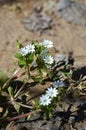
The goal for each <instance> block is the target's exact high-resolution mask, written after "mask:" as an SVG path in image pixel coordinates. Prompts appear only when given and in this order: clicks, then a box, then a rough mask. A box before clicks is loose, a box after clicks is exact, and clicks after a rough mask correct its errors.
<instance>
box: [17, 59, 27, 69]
mask: <svg viewBox="0 0 86 130" xmlns="http://www.w3.org/2000/svg"><path fill="white" fill-rule="evenodd" d="M18 65H19V67H21V68H23V67H24V66H26V62H25V61H23V60H19V61H18Z"/></svg>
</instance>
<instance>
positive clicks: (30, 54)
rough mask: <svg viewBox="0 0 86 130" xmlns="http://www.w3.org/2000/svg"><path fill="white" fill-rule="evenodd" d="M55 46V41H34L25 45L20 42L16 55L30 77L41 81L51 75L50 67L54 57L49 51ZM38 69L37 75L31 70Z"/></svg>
mask: <svg viewBox="0 0 86 130" xmlns="http://www.w3.org/2000/svg"><path fill="white" fill-rule="evenodd" d="M51 47H53V42H51V41H49V40H44V41H43V42H42V43H37V42H34V41H32V42H31V43H30V44H28V45H26V46H23V45H21V44H20V43H18V49H19V50H18V52H17V53H16V55H15V57H16V58H17V59H18V65H19V67H21V68H25V70H26V72H27V74H28V79H30V78H32V79H33V80H34V81H38V82H41V81H42V80H43V79H44V78H45V77H46V76H50V71H49V69H50V67H51V66H52V64H53V63H54V59H53V57H52V56H51V55H50V53H49V48H51ZM33 70H36V75H35V76H34V74H33V75H32V74H31V72H32V71H33Z"/></svg>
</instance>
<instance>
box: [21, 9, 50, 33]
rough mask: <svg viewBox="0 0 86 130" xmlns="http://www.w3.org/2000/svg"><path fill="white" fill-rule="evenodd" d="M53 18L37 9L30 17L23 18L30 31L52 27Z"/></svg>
mask: <svg viewBox="0 0 86 130" xmlns="http://www.w3.org/2000/svg"><path fill="white" fill-rule="evenodd" d="M51 22H52V19H51V18H50V17H49V16H48V15H46V14H41V13H39V12H37V11H35V12H34V13H33V14H32V15H31V16H30V17H29V18H24V19H23V24H24V26H25V28H26V29H27V30H29V31H40V32H42V31H43V30H45V29H50V28H51Z"/></svg>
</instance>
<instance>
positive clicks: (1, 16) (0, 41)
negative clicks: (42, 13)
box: [0, 0, 86, 74]
mask: <svg viewBox="0 0 86 130" xmlns="http://www.w3.org/2000/svg"><path fill="white" fill-rule="evenodd" d="M48 1H49V0H48ZM48 1H47V2H48ZM57 3H58V2H57ZM44 4H45V0H22V1H21V2H17V3H16V2H14V3H13V4H12V5H9V4H3V5H1V6H0V70H6V71H7V72H8V74H10V73H11V71H12V69H13V68H15V64H14V60H15V58H14V54H15V53H16V52H17V49H16V40H17V39H18V40H20V41H21V43H23V44H26V43H28V42H27V39H28V40H39V41H42V40H43V39H49V40H51V41H53V42H54V46H55V48H57V50H59V52H60V53H64V54H68V52H69V51H70V50H73V52H74V57H75V65H77V66H84V65H86V63H85V61H86V27H84V26H79V25H73V24H71V23H67V22H66V21H64V20H63V19H61V18H59V17H58V13H57V12H56V11H55V10H54V11H55V14H52V12H51V11H52V10H53V9H54V8H52V10H47V13H48V14H50V16H51V17H52V18H53V21H54V24H55V26H54V25H53V27H52V29H51V30H47V31H44V32H43V33H42V34H41V35H40V33H39V32H30V31H27V30H26V29H25V28H24V25H23V24H22V22H21V21H22V19H23V18H24V17H29V16H30V15H31V14H32V11H33V7H34V6H35V5H38V6H39V5H44ZM17 7H20V8H21V12H19V11H18V8H17Z"/></svg>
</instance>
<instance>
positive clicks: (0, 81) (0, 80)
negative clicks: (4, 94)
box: [0, 71, 9, 86]
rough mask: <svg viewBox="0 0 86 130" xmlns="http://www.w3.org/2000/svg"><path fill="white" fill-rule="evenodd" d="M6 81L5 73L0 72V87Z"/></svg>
mask: <svg viewBox="0 0 86 130" xmlns="http://www.w3.org/2000/svg"><path fill="white" fill-rule="evenodd" d="M8 79H9V78H8V76H7V73H6V72H5V71H0V86H2V85H3V84H4V83H5V82H6V81H7V80H8Z"/></svg>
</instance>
